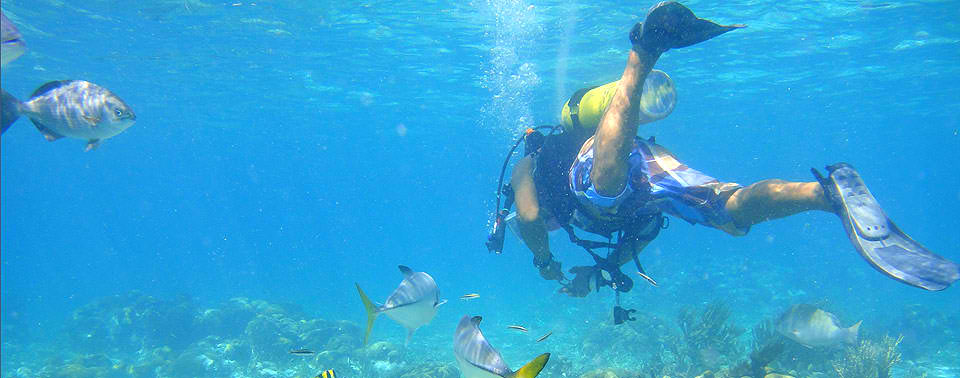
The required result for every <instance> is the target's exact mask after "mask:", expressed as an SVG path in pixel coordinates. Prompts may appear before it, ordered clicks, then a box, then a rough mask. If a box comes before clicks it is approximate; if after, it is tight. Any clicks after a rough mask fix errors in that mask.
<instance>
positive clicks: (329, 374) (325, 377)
mask: <svg viewBox="0 0 960 378" xmlns="http://www.w3.org/2000/svg"><path fill="white" fill-rule="evenodd" d="M314 378H337V374H336V373H334V372H333V369H330V370H327V371H324V372H321V373H320V374H317V376H316V377H314Z"/></svg>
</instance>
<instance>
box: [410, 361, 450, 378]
mask: <svg viewBox="0 0 960 378" xmlns="http://www.w3.org/2000/svg"><path fill="white" fill-rule="evenodd" d="M458 377H460V370H459V369H457V367H456V366H454V365H453V364H450V363H439V362H433V363H426V364H421V365H418V366H415V367H413V368H412V369H410V371H408V372H406V373H403V374H402V375H400V378H458Z"/></svg>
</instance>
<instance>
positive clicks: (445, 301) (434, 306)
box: [433, 299, 447, 308]
mask: <svg viewBox="0 0 960 378" xmlns="http://www.w3.org/2000/svg"><path fill="white" fill-rule="evenodd" d="M444 303H447V300H446V299H444V300H442V301H440V302H437V304H435V305H433V308H437V307H440V305H442V304H444Z"/></svg>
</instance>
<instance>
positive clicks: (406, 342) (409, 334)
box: [403, 328, 417, 346]
mask: <svg viewBox="0 0 960 378" xmlns="http://www.w3.org/2000/svg"><path fill="white" fill-rule="evenodd" d="M416 330H417V329H416V328H414V329H408V330H407V340H406V341H404V342H403V346H407V345H410V340H411V339H413V332H414V331H416Z"/></svg>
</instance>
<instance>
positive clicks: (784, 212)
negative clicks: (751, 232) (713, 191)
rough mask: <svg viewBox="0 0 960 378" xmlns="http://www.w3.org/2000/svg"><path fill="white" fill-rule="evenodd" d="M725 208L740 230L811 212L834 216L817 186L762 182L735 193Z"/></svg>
mask: <svg viewBox="0 0 960 378" xmlns="http://www.w3.org/2000/svg"><path fill="white" fill-rule="evenodd" d="M724 208H725V209H726V210H727V213H728V214H730V217H731V218H733V222H734V224H735V225H736V226H737V228H739V229H744V230H745V229H749V228H750V226H752V225H755V224H757V223H761V222H765V221H768V220H771V219H778V218H783V217H787V216H790V215H793V214H797V213H802V212H804V211H810V210H820V211H828V212H833V210H832V208H831V205H830V202H829V201H827V198H826V197H825V196H824V194H823V187H821V186H820V184H819V183H816V182H789V181H783V180H777V179H772V180H763V181H760V182H757V183H754V184H752V185H750V186H747V187H743V188H740V189H738V190H737V191H735V192H734V193H733V194H732V195H730V198H728V199H727V202H726V203H725V204H724Z"/></svg>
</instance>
